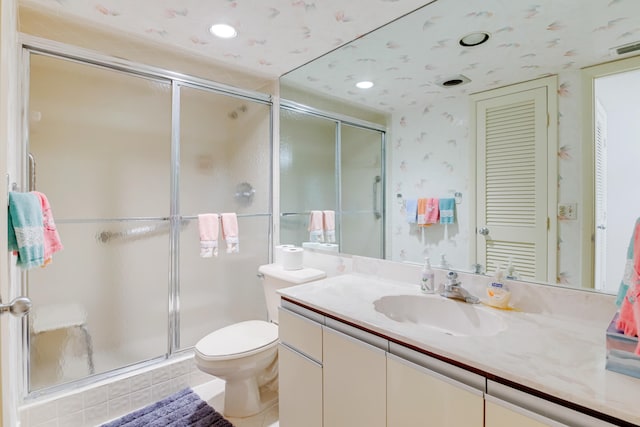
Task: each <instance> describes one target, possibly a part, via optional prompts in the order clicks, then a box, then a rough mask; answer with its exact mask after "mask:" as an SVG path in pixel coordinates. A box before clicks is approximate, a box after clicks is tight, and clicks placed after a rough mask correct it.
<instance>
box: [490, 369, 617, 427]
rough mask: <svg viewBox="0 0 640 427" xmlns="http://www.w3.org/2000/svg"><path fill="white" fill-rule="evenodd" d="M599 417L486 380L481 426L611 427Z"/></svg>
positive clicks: (611, 425)
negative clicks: (483, 413) (483, 419)
mask: <svg viewBox="0 0 640 427" xmlns="http://www.w3.org/2000/svg"><path fill="white" fill-rule="evenodd" d="M616 425H619V424H611V423H609V422H606V421H604V420H601V419H599V418H594V417H592V416H590V415H587V414H585V413H583V412H578V411H576V410H574V409H570V408H567V407H565V406H562V405H559V404H557V403H555V402H551V401H548V400H546V399H542V398H540V397H537V396H533V395H531V394H529V393H526V392H524V391H522V390H517V389H515V388H512V387H509V386H506V385H504V384H500V383H497V382H495V381H493V380H487V394H486V395H485V427H512V426H518V427H543V426H545V427H569V426H580V427H613V426H616Z"/></svg>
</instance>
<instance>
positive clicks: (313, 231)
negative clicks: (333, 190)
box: [308, 211, 324, 242]
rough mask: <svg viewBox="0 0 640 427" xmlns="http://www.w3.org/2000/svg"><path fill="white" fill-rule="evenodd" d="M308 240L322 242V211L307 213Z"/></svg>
mask: <svg viewBox="0 0 640 427" xmlns="http://www.w3.org/2000/svg"><path fill="white" fill-rule="evenodd" d="M308 230H309V241H311V242H324V229H323V224H322V211H311V212H310V213H309V228H308Z"/></svg>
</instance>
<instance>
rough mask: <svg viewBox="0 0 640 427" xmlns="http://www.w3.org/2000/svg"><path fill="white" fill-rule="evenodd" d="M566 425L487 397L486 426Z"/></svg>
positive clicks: (530, 426)
mask: <svg viewBox="0 0 640 427" xmlns="http://www.w3.org/2000/svg"><path fill="white" fill-rule="evenodd" d="M513 426H518V427H566V424H561V423H558V422H556V421H553V420H550V419H548V418H545V417H542V416H540V415H538V414H536V413H534V412H531V411H528V410H526V409H523V408H520V407H518V406H515V405H513V404H511V403H508V402H505V401H502V400H500V399H496V398H494V397H492V396H487V397H486V402H485V427H513Z"/></svg>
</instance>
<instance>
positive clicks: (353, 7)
mask: <svg viewBox="0 0 640 427" xmlns="http://www.w3.org/2000/svg"><path fill="white" fill-rule="evenodd" d="M20 3H21V4H24V5H27V6H34V7H37V8H46V9H49V10H51V11H52V12H54V13H55V14H60V15H66V16H70V17H73V18H75V19H79V20H82V21H85V22H89V23H92V24H94V25H98V26H102V27H106V28H111V29H113V30H114V31H118V32H124V33H129V34H131V35H135V36H140V37H144V38H148V39H151V40H154V41H156V42H161V43H165V44H167V45H171V46H174V47H176V48H178V49H184V50H187V51H191V52H195V53H197V54H200V55H203V56H206V57H208V58H210V59H212V60H216V61H219V62H222V63H226V64H229V65H232V66H234V67H239V68H242V69H245V70H246V71H249V72H252V73H254V74H259V75H266V76H271V77H274V78H277V77H279V76H280V75H281V74H283V73H285V72H287V71H290V70H292V69H294V68H296V67H299V66H300V65H302V64H305V63H306V62H309V61H310V60H312V59H314V58H316V57H318V56H320V55H323V54H325V53H327V52H329V51H331V50H333V49H335V48H337V47H339V46H341V45H343V44H345V43H348V42H349V41H351V40H353V39H355V38H357V37H359V36H361V35H362V34H365V33H367V32H369V31H372V30H374V29H375V28H377V27H379V26H381V25H383V24H385V23H387V22H389V21H391V20H392V19H395V18H397V17H399V16H402V15H404V14H406V13H408V12H410V11H412V10H414V9H416V8H418V7H420V6H422V5H424V4H427V3H429V0H358V1H354V0H351V1H342V0H270V1H260V0H216V1H213V0H212V1H203V0H164V1H158V0H134V1H132V0H20ZM218 22H223V23H227V24H231V25H233V26H234V27H236V29H237V31H238V37H236V38H234V39H231V40H221V39H217V38H215V37H213V36H212V35H211V34H209V32H208V28H209V26H210V25H211V24H213V23H218Z"/></svg>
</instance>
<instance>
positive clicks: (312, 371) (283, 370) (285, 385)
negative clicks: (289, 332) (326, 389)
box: [278, 344, 322, 427]
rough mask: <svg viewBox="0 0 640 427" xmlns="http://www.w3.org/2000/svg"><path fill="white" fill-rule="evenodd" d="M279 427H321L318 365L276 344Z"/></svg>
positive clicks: (320, 380)
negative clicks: (277, 346) (277, 347)
mask: <svg viewBox="0 0 640 427" xmlns="http://www.w3.org/2000/svg"><path fill="white" fill-rule="evenodd" d="M278 350H279V351H278V358H279V365H278V369H279V373H278V375H279V388H280V403H279V405H280V406H279V413H280V426H281V427H300V426H305V427H322V365H320V364H318V363H317V362H314V361H313V360H311V359H309V358H307V357H305V356H303V355H302V354H300V353H298V352H296V351H294V350H292V349H290V348H289V347H287V346H285V345H283V344H280V345H279V349H278Z"/></svg>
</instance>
